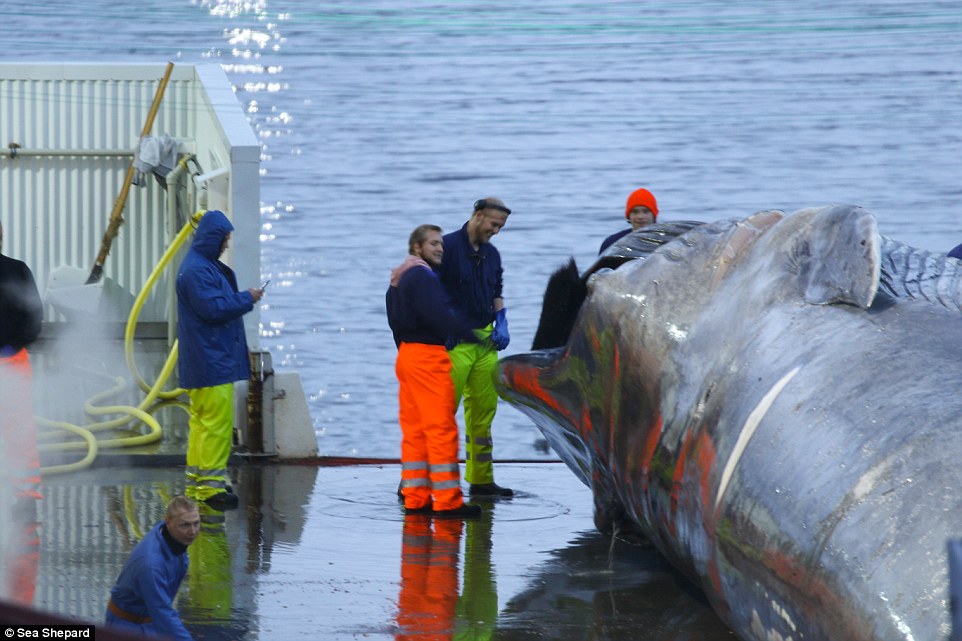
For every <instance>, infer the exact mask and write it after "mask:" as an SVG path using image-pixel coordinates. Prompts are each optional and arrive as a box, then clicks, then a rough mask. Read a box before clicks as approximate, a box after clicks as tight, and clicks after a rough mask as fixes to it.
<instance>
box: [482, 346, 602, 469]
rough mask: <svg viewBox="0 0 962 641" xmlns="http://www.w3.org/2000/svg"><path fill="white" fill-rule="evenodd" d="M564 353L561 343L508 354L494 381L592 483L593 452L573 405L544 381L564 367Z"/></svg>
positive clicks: (501, 362)
mask: <svg viewBox="0 0 962 641" xmlns="http://www.w3.org/2000/svg"><path fill="white" fill-rule="evenodd" d="M564 353H565V349H564V348H561V347H558V348H553V349H544V350H539V351H535V352H528V353H526V354H515V355H512V356H506V357H504V358H502V359H501V361H500V362H499V364H498V377H497V379H496V381H495V385H496V387H497V390H498V394H500V395H501V397H502V398H503V399H504V400H506V401H508V402H509V403H511V404H512V405H514V407H515V408H516V409H517V410H519V411H520V412H522V413H523V414H525V415H526V416H527V417H528V418H530V419H531V420H532V421H533V422H534V424H535V425H536V426H537V427H538V429H539V430H540V431H541V433H542V435H544V437H545V440H547V441H548V445H549V446H550V447H551V449H552V450H554V451H555V452H556V453H557V454H558V455H559V456H560V457H561V460H562V461H564V462H565V463H566V464H567V465H568V467H569V468H571V471H572V472H574V473H575V476H577V477H578V478H579V479H580V480H581V481H582V482H583V483H584V484H585V485H589V486H590V485H591V469H592V466H591V456H590V454H589V451H588V446H587V444H586V443H585V442H584V439H583V438H582V436H581V434H580V433H579V431H578V429H577V427H576V419H577V417H576V416H574V415H573V414H572V410H571V407H572V406H573V405H572V404H569V403H565V402H564V399H563V397H560V398H559V395H558V391H557V390H554V389H547V388H546V387H545V386H544V385H543V384H542V381H543V380H544V379H545V378H551V374H552V372H554V371H557V370H558V369H559V368H560V367H561V365H562V361H563V357H564Z"/></svg>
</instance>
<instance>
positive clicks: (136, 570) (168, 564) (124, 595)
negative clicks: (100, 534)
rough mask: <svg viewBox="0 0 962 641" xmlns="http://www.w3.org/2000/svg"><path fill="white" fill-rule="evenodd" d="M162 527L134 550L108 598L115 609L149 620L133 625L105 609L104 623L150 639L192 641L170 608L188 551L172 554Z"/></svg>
mask: <svg viewBox="0 0 962 641" xmlns="http://www.w3.org/2000/svg"><path fill="white" fill-rule="evenodd" d="M163 527H164V523H163V522H160V523H158V524H157V525H155V526H154V527H153V528H151V530H150V532H148V533H147V536H145V537H144V538H143V540H142V541H141V542H140V543H138V544H137V545H136V546H135V547H134V550H133V552H131V553H130V557H129V558H128V559H127V561H126V562H125V563H124V567H123V569H122V570H121V571H120V576H119V577H117V584H116V585H115V586H114V587H113V589H111V590H110V599H111V600H112V601H113V602H114V604H116V605H117V607H119V608H120V609H121V610H123V611H124V612H127V613H129V614H132V615H135V616H140V617H150V621H149V622H148V623H133V622H131V621H127V620H124V619H122V618H120V617H118V616H116V615H114V613H113V612H111V611H110V610H109V609H108V610H107V616H106V623H107V625H109V626H118V627H123V628H126V629H134V630H138V631H139V632H140V633H141V634H144V635H147V636H151V637H157V636H163V637H164V638H170V639H175V640H176V641H193V637H191V636H190V633H189V632H187V628H185V627H184V623H183V622H182V621H181V620H180V615H179V614H177V610H176V609H174V605H173V603H174V597H175V596H177V590H178V589H179V588H180V584H181V581H183V580H184V576H185V575H186V574H187V566H188V564H189V562H190V560H189V559H188V558H187V554H186V552H187V548H186V547H183V546H181V548H182V549H180V550H178V551H177V552H175V551H174V550H173V549H172V548H171V546H170V544H169V543H168V542H167V541H166V540H165V539H164V534H163V532H162V530H161V529H162V528H163ZM174 544H175V545H177V543H176V542H174ZM178 552H179V553H178Z"/></svg>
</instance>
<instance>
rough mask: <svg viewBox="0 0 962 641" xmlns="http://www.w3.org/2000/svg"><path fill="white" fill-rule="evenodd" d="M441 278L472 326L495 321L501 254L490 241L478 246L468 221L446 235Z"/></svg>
mask: <svg viewBox="0 0 962 641" xmlns="http://www.w3.org/2000/svg"><path fill="white" fill-rule="evenodd" d="M439 273H440V275H441V282H442V283H444V288H445V289H446V290H447V291H448V294H450V295H451V298H452V299H453V300H454V303H455V305H457V306H458V307H459V308H460V309H461V310H462V311H463V312H464V313H465V314H466V315H467V317H468V319H469V320H470V322H471V327H473V328H477V329H480V328H482V327H487V326H488V325H490V324H491V323H492V322H494V315H495V310H494V299H495V298H501V297H502V296H501V288H502V285H503V270H502V269H501V254H499V253H498V249H497V248H496V247H495V246H494V245H492V244H491V243H484V244H482V245H481V246H480V247H479V248H478V249H477V250H475V249H474V247H472V246H471V240H470V239H469V238H468V224H467V223H465V224H464V225H463V226H462V227H461V229H459V230H458V231H453V232H451V233H449V234H445V235H444V258H443V259H442V261H441V269H440V270H439Z"/></svg>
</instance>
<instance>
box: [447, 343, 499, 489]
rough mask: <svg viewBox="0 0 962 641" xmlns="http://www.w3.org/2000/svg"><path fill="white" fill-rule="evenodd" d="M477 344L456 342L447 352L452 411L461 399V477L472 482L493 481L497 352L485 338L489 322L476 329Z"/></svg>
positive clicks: (496, 406) (484, 482) (496, 404)
mask: <svg viewBox="0 0 962 641" xmlns="http://www.w3.org/2000/svg"><path fill="white" fill-rule="evenodd" d="M476 333H477V334H479V337H480V338H482V339H483V340H482V341H481V342H480V343H459V344H458V345H457V346H456V347H455V348H454V349H452V350H451V351H449V352H448V355H449V356H450V357H451V378H452V379H453V380H454V402H455V406H454V407H455V411H457V407H458V405H459V404H460V403H461V399H462V398H463V399H464V459H465V466H464V479H465V480H466V481H467V482H468V483H470V484H472V485H483V484H486V483H494V464H493V458H492V451H493V449H494V442H493V441H492V439H491V423H492V422H493V421H494V414H495V412H496V411H497V409H498V392H497V391H496V390H495V388H494V377H495V374H496V373H497V370H498V351H497V350H496V349H495V348H494V345H492V344H491V341H490V340H488V336H490V335H491V325H488V326H487V327H485V328H484V329H482V330H476Z"/></svg>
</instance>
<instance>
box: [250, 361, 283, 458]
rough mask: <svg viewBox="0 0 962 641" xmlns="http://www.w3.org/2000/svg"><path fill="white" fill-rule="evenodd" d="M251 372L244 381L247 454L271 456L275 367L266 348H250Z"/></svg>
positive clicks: (274, 442)
mask: <svg viewBox="0 0 962 641" xmlns="http://www.w3.org/2000/svg"><path fill="white" fill-rule="evenodd" d="M250 360H251V375H250V378H249V379H248V383H247V431H246V434H245V437H246V438H245V443H244V444H245V445H246V446H247V454H251V455H256V456H273V455H275V454H277V452H276V440H275V437H274V399H275V398H276V397H275V395H274V366H273V363H272V362H271V353H270V352H268V351H267V350H259V351H251V353H250Z"/></svg>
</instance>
